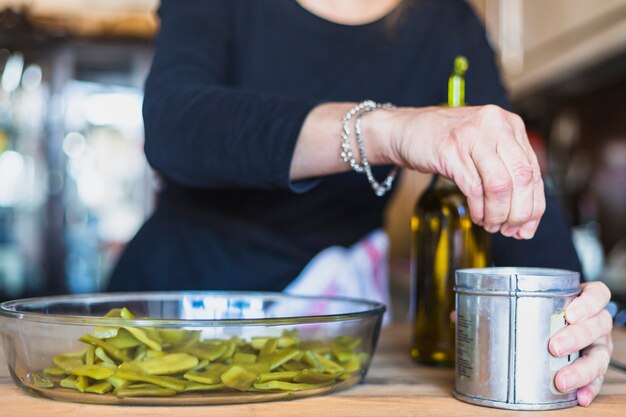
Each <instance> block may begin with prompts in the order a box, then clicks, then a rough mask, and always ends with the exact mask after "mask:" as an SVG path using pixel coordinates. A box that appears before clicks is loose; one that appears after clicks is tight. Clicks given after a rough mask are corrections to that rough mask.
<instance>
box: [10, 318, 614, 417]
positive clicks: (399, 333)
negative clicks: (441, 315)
mask: <svg viewBox="0 0 626 417" xmlns="http://www.w3.org/2000/svg"><path fill="white" fill-rule="evenodd" d="M613 334H614V338H615V354H614V359H615V360H618V361H620V362H622V363H626V329H621V328H620V329H614V330H613ZM408 337H409V327H408V326H406V325H394V326H391V327H389V328H387V329H385V330H383V333H382V335H381V340H380V344H379V347H378V350H377V353H376V355H375V357H374V362H373V363H372V366H371V367H370V371H369V373H368V376H367V378H366V380H365V383H363V384H361V385H358V386H356V387H354V388H352V389H349V390H346V391H342V392H338V393H335V394H331V395H328V396H322V397H314V398H306V399H300V400H294V401H286V402H271V403H257V404H249V405H229V406H190V407H168V408H167V413H168V414H170V415H172V416H176V417H186V416H206V415H210V416H211V417H220V416H235V415H252V416H299V417H306V416H315V417H321V416H333V417H339V416H376V417H384V416H389V417H400V416H410V415H420V416H445V417H451V416H468V415H480V416H487V417H488V416H500V415H506V416H511V417H514V416H532V417H541V416H551V417H558V416H568V417H570V416H574V417H575V416H603V417H612V416H615V417H618V416H619V417H624V416H626V372H624V371H620V370H617V369H614V368H610V369H609V371H608V373H607V374H606V378H605V382H604V386H603V388H602V392H601V396H600V397H598V398H597V399H596V401H594V403H593V404H592V405H591V406H590V407H588V408H583V407H575V408H567V409H564V410H556V411H545V412H537V411H534V412H529V411H526V412H524V411H504V410H498V409H494V408H485V407H478V406H475V405H470V404H465V403H463V402H460V401H458V400H456V399H454V398H453V397H452V396H451V391H452V387H453V383H454V371H453V370H452V369H436V368H427V367H423V366H419V365H416V364H415V363H414V362H413V361H412V360H411V359H410V357H409V354H408V352H409V347H408V343H409V340H408ZM0 361H1V362H0V363H1V364H0V416H2V417H13V416H46V417H57V416H58V417H66V416H78V415H81V416H90V417H100V416H120V415H132V416H133V417H135V416H151V415H155V414H161V413H164V412H166V411H165V410H164V409H163V408H158V407H132V408H130V407H120V406H106V405H87V404H73V403H64V402H57V401H53V400H47V399H43V398H36V397H33V396H30V395H28V394H26V393H24V392H23V391H21V390H20V389H19V388H17V387H16V386H15V385H14V384H13V382H12V381H11V378H10V376H9V374H8V369H7V367H6V363H5V361H4V357H3V356H2V354H1V352H0Z"/></svg>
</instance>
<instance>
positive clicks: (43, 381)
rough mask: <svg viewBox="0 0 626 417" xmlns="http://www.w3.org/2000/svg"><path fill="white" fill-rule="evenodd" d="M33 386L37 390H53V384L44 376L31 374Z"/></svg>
mask: <svg viewBox="0 0 626 417" xmlns="http://www.w3.org/2000/svg"><path fill="white" fill-rule="evenodd" d="M33 384H34V385H35V386H36V387H39V388H54V383H53V382H52V381H51V380H50V378H48V377H47V376H46V375H42V374H33Z"/></svg>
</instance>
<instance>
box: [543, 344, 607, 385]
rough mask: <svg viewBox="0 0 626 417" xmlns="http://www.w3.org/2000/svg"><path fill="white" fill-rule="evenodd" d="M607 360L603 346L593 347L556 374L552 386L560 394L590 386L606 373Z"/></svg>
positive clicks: (605, 349) (604, 346)
mask: <svg viewBox="0 0 626 417" xmlns="http://www.w3.org/2000/svg"><path fill="white" fill-rule="evenodd" d="M609 359H610V355H609V352H608V349H607V348H606V345H605V344H597V345H594V346H592V347H591V348H590V349H588V350H587V351H586V352H585V353H584V355H583V356H582V357H580V358H579V359H577V360H576V361H574V363H572V364H571V365H569V366H566V367H564V368H563V369H561V370H560V371H559V372H557V374H556V377H555V378H554V385H555V386H556V388H557V389H558V390H559V391H561V392H570V391H573V390H575V389H577V388H581V387H584V386H585V385H588V384H591V383H592V382H593V381H594V380H596V379H597V378H600V377H602V376H603V375H604V374H605V373H606V370H607V368H608V366H609Z"/></svg>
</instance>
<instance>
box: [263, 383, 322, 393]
mask: <svg viewBox="0 0 626 417" xmlns="http://www.w3.org/2000/svg"><path fill="white" fill-rule="evenodd" d="M332 383H333V381H328V382H323V383H319V384H305V383H294V382H287V381H269V382H263V383H259V382H258V383H256V384H254V385H253V386H254V389H257V390H262V391H266V390H271V391H274V390H277V391H303V390H306V389H315V388H321V387H325V386H327V385H330V384H332Z"/></svg>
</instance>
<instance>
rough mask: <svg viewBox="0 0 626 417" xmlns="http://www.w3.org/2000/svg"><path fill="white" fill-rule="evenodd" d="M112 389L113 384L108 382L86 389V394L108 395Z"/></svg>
mask: <svg viewBox="0 0 626 417" xmlns="http://www.w3.org/2000/svg"><path fill="white" fill-rule="evenodd" d="M112 389H113V384H111V383H110V382H108V381H104V382H99V383H97V384H93V385H90V386H88V387H87V389H85V392H90V393H92V394H106V393H107V392H109V391H111V390H112Z"/></svg>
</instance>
